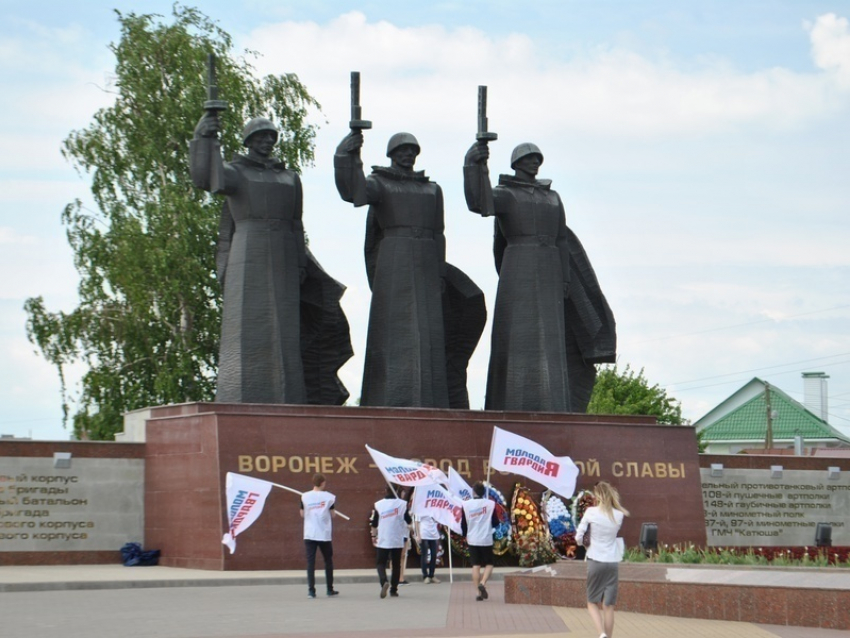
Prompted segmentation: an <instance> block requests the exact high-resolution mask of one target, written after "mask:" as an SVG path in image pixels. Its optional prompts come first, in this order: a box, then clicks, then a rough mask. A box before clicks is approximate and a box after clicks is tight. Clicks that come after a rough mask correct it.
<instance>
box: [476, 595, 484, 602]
mask: <svg viewBox="0 0 850 638" xmlns="http://www.w3.org/2000/svg"><path fill="white" fill-rule="evenodd" d="M475 600H478V601H482V600H484V598H483V597H481V596H476V597H475Z"/></svg>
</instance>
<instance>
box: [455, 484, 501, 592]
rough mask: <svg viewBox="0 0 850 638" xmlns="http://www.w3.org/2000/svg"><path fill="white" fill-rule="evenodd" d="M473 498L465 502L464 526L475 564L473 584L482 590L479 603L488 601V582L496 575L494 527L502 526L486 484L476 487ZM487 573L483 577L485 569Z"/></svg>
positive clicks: (462, 524) (473, 564) (473, 489)
mask: <svg viewBox="0 0 850 638" xmlns="http://www.w3.org/2000/svg"><path fill="white" fill-rule="evenodd" d="M472 493H473V498H471V499H469V500H468V501H464V502H463V518H462V519H461V527H462V529H463V533H464V535H465V536H466V544H467V546H468V547H469V562H471V563H472V584H473V585H475V586H476V587H477V588H478V595H477V596H476V597H475V600H479V601H480V600H487V598H489V596H488V594H487V587H486V585H487V580H488V579H489V578H490V574H491V573H492V572H493V558H494V557H493V528H495V527H496V526H497V525H498V524H499V519H498V518H497V517H496V504H495V503H494V502H493V501H491V500H490V499H489V498H487V497H486V496H485V494H486V493H487V490H486V488H485V487H484V483H482V482H481V481H479V482H478V483H476V484H475V485H473V486H472ZM482 567H483V568H484V573H483V574H481V568H482Z"/></svg>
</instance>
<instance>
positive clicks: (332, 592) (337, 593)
mask: <svg viewBox="0 0 850 638" xmlns="http://www.w3.org/2000/svg"><path fill="white" fill-rule="evenodd" d="M328 596H339V592H338V591H337V590H336V589H329V590H328Z"/></svg>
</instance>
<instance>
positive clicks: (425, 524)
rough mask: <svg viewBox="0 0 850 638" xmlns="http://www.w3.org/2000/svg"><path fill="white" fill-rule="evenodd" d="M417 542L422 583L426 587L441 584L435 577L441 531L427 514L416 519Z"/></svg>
mask: <svg viewBox="0 0 850 638" xmlns="http://www.w3.org/2000/svg"><path fill="white" fill-rule="evenodd" d="M415 525H416V530H415V531H416V542H417V543H419V558H420V562H419V566H420V567H421V568H422V582H423V583H425V584H426V585H430V584H431V583H439V582H440V579H439V578H436V577H435V576H434V570H435V569H436V568H437V547H438V544H439V542H440V529H439V527H437V521H435V520H434V519H433V518H432V517H431V516H428V515H427V514H425V515H422V516H417V517H416V523H415Z"/></svg>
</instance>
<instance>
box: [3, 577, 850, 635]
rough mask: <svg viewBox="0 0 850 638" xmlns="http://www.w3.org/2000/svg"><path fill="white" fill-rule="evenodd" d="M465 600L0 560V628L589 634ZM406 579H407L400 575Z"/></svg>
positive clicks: (656, 629)
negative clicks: (312, 595) (333, 592)
mask: <svg viewBox="0 0 850 638" xmlns="http://www.w3.org/2000/svg"><path fill="white" fill-rule="evenodd" d="M506 571H510V570H502V571H501V572H500V573H499V574H498V575H497V579H496V580H494V581H493V582H492V584H491V585H490V587H489V591H490V599H489V600H488V601H485V602H476V601H475V593H476V592H475V591H474V590H473V588H472V585H471V584H470V582H469V574H468V573H467V572H468V570H463V571H462V572H461V571H460V570H458V572H457V573H456V575H455V576H456V578H455V582H454V584H450V583H449V582H448V577H447V574H440V576H441V577H444V578H445V579H444V581H443V582H442V583H440V584H435V585H425V584H422V583H421V582H411V584H410V585H406V586H402V587H400V597H399V598H386V599H384V600H381V599H380V598H379V596H378V594H379V589H378V585H377V577H376V576H375V575H374V574H373V573H372V572H371V571H369V570H350V571H344V572H338V574H337V584H336V589H338V590H339V591H340V595H339V596H337V597H334V598H327V597H325V596H323V595H322V593H323V589H322V587H321V586H320V588H319V596H318V598H316V599H315V600H311V599H308V598H307V589H306V585H305V584H304V583H305V578H304V574H303V573H301V572H208V571H201V570H185V569H173V568H167V567H147V568H138V567H137V568H126V567H122V566H120V565H97V566H61V567H9V566H6V567H0V628H1V629H2V631H0V636H2V638H57V637H61V638H83V637H85V638H154V637H156V638H284V637H285V638H298V637H309V638H325V637H331V636H334V637H339V636H341V637H350V638H360V637H362V638H367V637H378V638H380V637H387V638H389V637H395V636H399V637H402V636H410V637H415V638H429V637H434V638H438V637H439V638H450V637H462V636H478V637H487V636H492V637H493V638H496V637H498V638H511V637H519V636H545V637H551V638H597V635H596V632H595V630H594V629H593V625H592V623H591V622H590V617H589V616H588V614H587V611H586V610H585V609H574V608H568V607H548V606H536V605H506V604H505V602H504V588H503V585H502V583H501V581H500V578H501V577H502V576H503V574H504V573H505V572H506ZM411 580H412V579H411ZM614 635H615V638H682V637H686V638H839V637H845V638H846V637H848V636H850V632H846V631H833V630H825V629H809V628H803V627H785V626H782V627H779V626H774V625H755V624H749V623H735V622H722V621H708V620H693V619H683V618H669V617H663V616H648V615H641V614H632V613H626V612H618V613H617V617H616V626H615V632H614Z"/></svg>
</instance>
